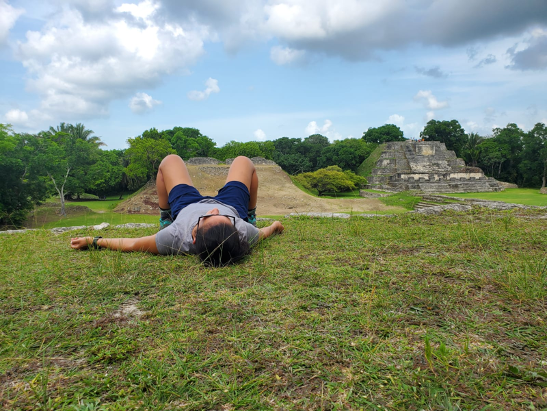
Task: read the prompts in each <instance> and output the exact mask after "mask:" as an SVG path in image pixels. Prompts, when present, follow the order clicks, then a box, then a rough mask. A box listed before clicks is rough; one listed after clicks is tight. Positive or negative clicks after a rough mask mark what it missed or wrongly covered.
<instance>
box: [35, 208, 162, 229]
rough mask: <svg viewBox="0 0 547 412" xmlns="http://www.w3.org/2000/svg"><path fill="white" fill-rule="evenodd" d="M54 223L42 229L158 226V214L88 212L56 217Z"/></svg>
mask: <svg viewBox="0 0 547 412" xmlns="http://www.w3.org/2000/svg"><path fill="white" fill-rule="evenodd" d="M57 219H58V220H56V221H52V222H48V223H45V224H44V225H42V226H41V227H42V228H44V229H51V228H54V227H63V226H92V225H98V224H101V223H103V222H107V223H110V224H111V225H121V224H124V223H157V224H158V225H159V214H158V216H153V215H137V214H135V215H133V214H131V215H129V214H123V213H114V212H109V213H95V212H88V213H85V214H82V215H78V216H74V217H71V216H70V215H69V216H68V217H65V218H62V219H59V217H58V216H57Z"/></svg>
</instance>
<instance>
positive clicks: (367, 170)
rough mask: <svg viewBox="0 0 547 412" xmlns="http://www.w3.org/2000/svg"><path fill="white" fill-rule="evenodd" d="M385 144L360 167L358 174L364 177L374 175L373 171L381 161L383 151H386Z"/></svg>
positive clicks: (375, 150)
mask: <svg viewBox="0 0 547 412" xmlns="http://www.w3.org/2000/svg"><path fill="white" fill-rule="evenodd" d="M384 147H385V144H381V145H380V146H378V147H377V148H376V149H374V151H373V152H372V153H371V154H370V156H369V157H367V158H366V159H365V160H364V161H363V163H361V165H360V166H359V167H358V169H357V174H358V175H359V176H363V177H369V176H370V174H371V173H372V169H374V168H375V167H376V162H378V159H380V156H381V155H382V151H383V150H384Z"/></svg>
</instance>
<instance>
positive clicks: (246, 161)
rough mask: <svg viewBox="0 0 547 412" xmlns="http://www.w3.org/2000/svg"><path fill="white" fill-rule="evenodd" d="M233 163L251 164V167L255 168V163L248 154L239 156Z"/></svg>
mask: <svg viewBox="0 0 547 412" xmlns="http://www.w3.org/2000/svg"><path fill="white" fill-rule="evenodd" d="M233 163H242V164H245V165H249V166H250V167H251V168H253V169H254V167H255V165H254V163H253V161H252V160H251V159H249V158H248V157H247V156H238V157H236V158H235V159H234V162H233Z"/></svg>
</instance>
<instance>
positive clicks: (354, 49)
mask: <svg viewBox="0 0 547 412" xmlns="http://www.w3.org/2000/svg"><path fill="white" fill-rule="evenodd" d="M546 80H547V2H546V1H544V0H526V1H509V0H481V1H479V2H462V1H460V0H442V1H441V0H437V1H435V0H385V1H382V2H378V1H365V0H360V1H358V0H336V1H335V0H223V1H220V0H186V1H185V0H146V1H140V2H139V1H137V2H129V1H119V0H72V1H70V0H49V1H40V2H37V1H30V0H11V1H7V0H0V82H1V86H0V87H1V90H2V93H1V94H0V122H2V123H10V124H12V125H13V128H14V130H15V131H18V132H36V131H40V130H44V129H48V128H49V126H55V125H58V124H59V123H60V122H69V123H78V122H82V123H84V124H85V125H86V127H87V128H90V129H92V130H94V131H95V134H96V135H98V136H100V137H101V138H102V140H103V141H104V142H105V143H106V144H107V148H108V149H115V148H124V147H126V146H127V143H126V140H127V138H128V137H134V136H138V135H140V134H141V133H142V132H143V131H144V130H146V129H149V128H151V127H156V128H158V129H159V130H163V129H167V128H172V127H174V126H183V127H197V128H199V129H200V130H201V132H202V133H203V134H206V135H208V136H209V137H211V138H212V139H213V140H215V141H216V142H217V145H218V146H222V145H223V144H224V143H226V142H228V141H230V140H237V141H249V140H265V139H277V138H279V137H282V136H288V137H306V136H308V135H309V134H313V133H322V134H324V135H326V136H328V137H329V139H331V140H336V139H343V138H347V137H360V136H361V135H362V133H363V132H364V131H366V130H367V128H369V127H378V126H381V125H383V124H385V123H394V124H397V125H398V126H399V127H401V129H402V130H403V131H404V133H405V136H406V137H408V138H413V137H414V138H416V137H418V136H419V133H420V131H421V130H422V128H423V127H424V125H425V124H426V123H427V121H428V120H429V119H432V118H433V119H436V120H451V119H457V120H458V121H459V122H460V123H461V124H462V126H463V127H464V128H465V130H466V131H467V132H478V133H480V134H482V135H488V134H490V133H491V131H492V128H493V127H503V126H505V125H506V124H507V123H510V122H514V123H517V124H518V125H519V126H520V127H522V128H523V129H525V130H529V129H530V128H532V127H533V125H534V124H535V123H537V122H543V123H547V107H546V101H547V99H546V97H545V96H546V95H547V82H546Z"/></svg>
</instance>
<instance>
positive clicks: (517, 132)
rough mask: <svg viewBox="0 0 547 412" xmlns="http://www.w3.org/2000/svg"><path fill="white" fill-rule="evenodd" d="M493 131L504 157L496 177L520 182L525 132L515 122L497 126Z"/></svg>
mask: <svg viewBox="0 0 547 412" xmlns="http://www.w3.org/2000/svg"><path fill="white" fill-rule="evenodd" d="M492 133H493V137H492V139H493V141H494V142H495V143H496V144H497V145H498V147H499V153H500V155H501V157H502V160H501V161H500V162H499V167H498V172H497V176H496V178H499V179H501V180H503V181H506V182H513V183H518V182H519V180H520V178H521V176H520V173H519V163H520V160H521V152H522V147H523V138H524V135H525V133H524V132H523V131H522V130H521V129H520V128H519V127H518V126H517V125H516V124H515V123H509V124H508V125H507V126H505V127H504V128H495V129H493V130H492Z"/></svg>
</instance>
